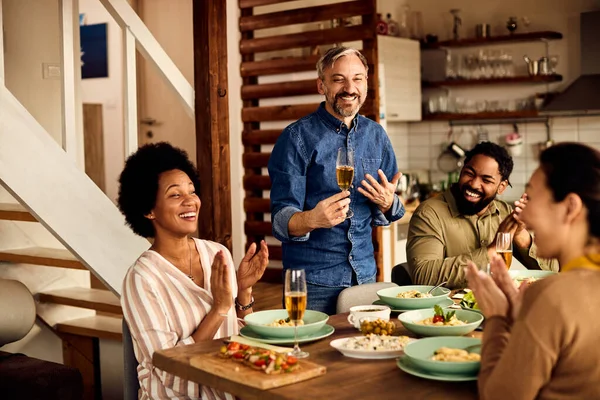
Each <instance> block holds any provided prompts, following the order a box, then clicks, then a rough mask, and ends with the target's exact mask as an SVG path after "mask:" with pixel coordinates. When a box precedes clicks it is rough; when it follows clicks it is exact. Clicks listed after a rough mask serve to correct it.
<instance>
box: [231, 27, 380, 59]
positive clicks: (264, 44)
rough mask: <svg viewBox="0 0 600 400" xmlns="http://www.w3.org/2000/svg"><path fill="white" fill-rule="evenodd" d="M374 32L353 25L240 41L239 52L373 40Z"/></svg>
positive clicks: (247, 52) (257, 51)
mask: <svg viewBox="0 0 600 400" xmlns="http://www.w3.org/2000/svg"><path fill="white" fill-rule="evenodd" d="M375 37H376V36H375V31H374V30H371V27H370V26H367V25H355V26H349V27H339V28H332V29H322V30H315V31H308V32H300V33H291V34H288V35H280V36H269V37H263V38H259V39H242V40H241V41H240V52H241V53H242V54H250V53H260V52H265V51H275V50H285V49H293V48H296V47H312V46H319V45H324V44H333V43H341V42H351V41H354V40H364V39H368V38H371V39H373V38H375Z"/></svg>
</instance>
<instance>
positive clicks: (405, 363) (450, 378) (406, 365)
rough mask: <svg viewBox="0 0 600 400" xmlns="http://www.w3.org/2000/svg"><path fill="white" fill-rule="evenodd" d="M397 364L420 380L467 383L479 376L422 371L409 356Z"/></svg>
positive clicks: (397, 361) (403, 357)
mask: <svg viewBox="0 0 600 400" xmlns="http://www.w3.org/2000/svg"><path fill="white" fill-rule="evenodd" d="M396 364H397V365H398V368H400V369H401V370H402V371H404V372H406V373H407V374H410V375H414V376H418V377H419V378H424V379H432V380H434V381H446V382H466V381H476V380H477V374H475V375H453V374H439V373H436V374H434V373H431V372H427V371H425V370H422V369H420V368H418V367H415V366H414V365H413V364H412V363H411V362H410V359H409V358H408V356H406V355H403V356H400V357H399V358H397V359H396Z"/></svg>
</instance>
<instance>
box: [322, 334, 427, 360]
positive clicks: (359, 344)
mask: <svg viewBox="0 0 600 400" xmlns="http://www.w3.org/2000/svg"><path fill="white" fill-rule="evenodd" d="M414 340H416V339H412V338H409V337H408V336H388V335H373V334H369V335H365V336H354V337H349V338H342V339H335V340H332V341H331V343H330V346H331V347H333V348H334V349H336V350H337V351H339V352H340V353H342V354H343V355H345V356H346V357H352V358H363V359H389V358H396V357H399V356H400V355H402V354H403V352H404V346H406V345H407V344H408V343H410V342H412V341H414Z"/></svg>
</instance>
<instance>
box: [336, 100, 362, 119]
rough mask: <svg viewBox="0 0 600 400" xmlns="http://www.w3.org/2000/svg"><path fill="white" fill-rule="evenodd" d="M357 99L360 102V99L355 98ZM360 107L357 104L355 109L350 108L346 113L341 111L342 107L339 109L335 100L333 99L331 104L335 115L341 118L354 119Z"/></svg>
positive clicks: (343, 110)
mask: <svg viewBox="0 0 600 400" xmlns="http://www.w3.org/2000/svg"><path fill="white" fill-rule="evenodd" d="M357 99H359V101H360V97H357ZM363 104H364V103H363ZM361 107H362V104H360V103H359V104H358V105H357V106H356V107H355V108H352V109H351V110H349V111H346V110H345V109H343V108H342V107H340V106H339V105H338V102H337V98H336V99H335V101H334V103H333V109H334V110H335V112H336V113H338V114H339V115H341V116H342V117H354V116H355V115H356V114H358V111H359V110H360V108H361Z"/></svg>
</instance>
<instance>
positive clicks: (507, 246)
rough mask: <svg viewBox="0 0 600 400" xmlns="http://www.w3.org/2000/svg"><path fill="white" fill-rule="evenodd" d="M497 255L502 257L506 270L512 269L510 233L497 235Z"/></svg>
mask: <svg viewBox="0 0 600 400" xmlns="http://www.w3.org/2000/svg"><path fill="white" fill-rule="evenodd" d="M496 253H498V254H499V255H500V256H501V257H502V259H503V260H504V264H506V268H507V269H510V264H511V262H512V237H511V234H510V232H498V234H497V235H496Z"/></svg>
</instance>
